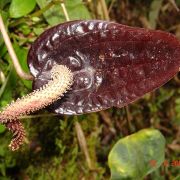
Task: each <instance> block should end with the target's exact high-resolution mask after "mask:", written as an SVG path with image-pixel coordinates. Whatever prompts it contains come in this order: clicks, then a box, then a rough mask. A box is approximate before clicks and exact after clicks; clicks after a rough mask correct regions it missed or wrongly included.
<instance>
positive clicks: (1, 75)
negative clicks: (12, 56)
mask: <svg viewBox="0 0 180 180" xmlns="http://www.w3.org/2000/svg"><path fill="white" fill-rule="evenodd" d="M5 80H6V78H5V75H4V73H3V71H2V70H1V69H0V81H1V82H2V83H4V81H5Z"/></svg>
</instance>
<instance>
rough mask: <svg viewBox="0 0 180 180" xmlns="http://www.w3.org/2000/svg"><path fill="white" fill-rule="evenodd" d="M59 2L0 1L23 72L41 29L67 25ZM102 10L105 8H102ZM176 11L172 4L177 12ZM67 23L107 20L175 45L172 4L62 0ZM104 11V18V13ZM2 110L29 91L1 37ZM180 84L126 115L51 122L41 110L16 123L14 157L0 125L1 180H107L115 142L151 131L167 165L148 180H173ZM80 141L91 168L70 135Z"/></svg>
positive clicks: (178, 150) (179, 25)
mask: <svg viewBox="0 0 180 180" xmlns="http://www.w3.org/2000/svg"><path fill="white" fill-rule="evenodd" d="M60 2H61V1H60V0H52V1H51V0H0V13H1V14H2V17H3V20H4V22H5V25H6V27H7V30H8V33H9V36H10V38H11V40H12V43H13V46H14V49H15V51H16V53H17V56H18V58H19V60H20V63H21V65H22V67H23V69H24V70H25V71H28V67H27V64H26V57H27V53H28V49H29V47H30V44H31V43H32V42H33V41H34V40H35V39H36V38H37V36H38V35H40V34H41V33H42V32H43V31H44V30H45V29H47V28H49V27H50V26H52V25H55V24H58V23H61V22H64V21H66V20H65V17H64V14H63V11H62V8H61V6H60ZM102 2H105V3H106V4H105V5H106V6H105V7H104V6H103V3H102ZM175 3H176V4H175ZM65 4H66V8H67V11H68V14H69V17H70V19H71V20H73V19H93V18H94V19H110V20H112V21H117V22H119V23H122V24H127V25H131V26H138V27H145V28H152V29H161V30H164V31H168V32H171V33H174V34H175V35H176V36H177V37H178V38H179V39H180V21H179V20H180V13H179V12H177V7H176V5H177V6H178V5H179V6H180V1H179V0H176V1H172V0H152V1H146V0H136V1H134V0H106V1H102V0H84V1H81V0H66V1H65ZM106 10H107V11H106ZM0 71H1V74H0V77H1V78H0V107H1V108H2V107H4V106H5V105H6V104H8V103H9V102H11V101H12V100H13V99H17V97H19V96H23V95H25V94H27V93H28V92H30V91H31V82H30V81H25V80H22V79H20V78H19V77H18V76H17V74H16V72H15V70H14V68H13V66H12V62H11V59H10V57H9V55H8V53H7V49H6V47H5V45H4V42H3V39H2V36H1V34H0ZM179 87H180V79H179V77H178V75H177V76H176V77H175V78H174V79H172V80H171V81H170V82H169V83H167V84H166V85H164V86H163V87H162V88H160V89H158V90H156V91H155V92H152V93H149V94H147V95H145V96H144V97H143V98H141V99H140V100H139V101H137V102H135V103H133V104H131V105H129V106H128V107H125V108H121V109H117V108H112V109H109V110H106V111H102V112H99V113H92V114H87V115H82V116H78V117H73V116H56V115H54V114H50V113H49V112H47V111H46V110H42V111H39V112H38V113H36V114H33V115H31V116H28V117H25V118H23V119H22V121H23V123H24V124H25V128H26V129H27V135H28V140H27V144H26V145H24V146H23V148H22V149H21V150H20V151H18V152H15V153H14V152H11V151H9V149H8V148H7V146H8V143H9V142H10V139H11V134H10V133H9V132H8V131H6V129H5V128H4V126H2V125H0V142H1V145H0V179H4V180H5V179H43V180H46V179H48V180H49V179H73V180H76V179H109V177H110V170H109V168H108V166H107V157H108V153H109V151H110V149H111V148H112V146H113V145H114V144H115V142H116V141H117V140H118V139H120V138H122V137H125V136H127V135H129V134H132V133H134V132H136V131H138V130H140V129H143V128H147V127H154V128H157V129H159V130H160V131H161V132H162V133H163V135H164V136H165V138H166V161H167V162H168V163H169V165H168V166H163V165H162V166H161V167H160V168H159V169H158V170H157V171H155V172H154V173H152V174H150V175H149V176H147V177H146V179H153V180H154V179H158V180H161V179H162V180H163V179H178V178H180V176H178V172H179V167H177V166H173V165H172V164H171V163H172V162H173V160H178V155H179V154H180V89H179ZM75 121H78V122H79V123H80V124H81V126H82V129H83V131H84V133H85V137H86V141H87V145H88V151H89V153H90V159H91V161H92V168H91V169H90V168H89V167H88V165H87V161H85V157H84V154H83V152H82V151H81V149H80V147H79V145H78V140H77V135H76V131H75V127H74V123H75Z"/></svg>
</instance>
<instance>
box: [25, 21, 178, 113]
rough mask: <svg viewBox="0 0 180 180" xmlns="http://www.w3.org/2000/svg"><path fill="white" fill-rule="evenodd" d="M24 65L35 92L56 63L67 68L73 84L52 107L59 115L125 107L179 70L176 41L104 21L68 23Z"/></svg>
mask: <svg viewBox="0 0 180 180" xmlns="http://www.w3.org/2000/svg"><path fill="white" fill-rule="evenodd" d="M28 63H29V67H30V71H31V73H32V74H33V75H34V76H35V80H34V88H35V89H36V88H39V87H40V86H42V85H43V84H45V83H47V82H48V80H49V79H50V73H49V72H50V70H51V68H52V66H53V65H54V64H56V63H57V64H62V65H66V66H68V67H69V68H70V69H71V70H72V71H73V73H74V84H73V86H72V90H71V91H69V92H68V93H67V94H66V95H65V97H64V98H62V99H61V100H59V101H57V102H56V103H54V104H53V105H51V107H50V108H51V110H53V111H54V112H56V113H60V114H82V113H88V112H94V111H99V110H102V109H107V108H109V107H112V106H115V107H123V106H125V105H127V104H128V103H130V102H132V101H134V100H136V99H138V98H139V97H141V96H143V95H144V94H145V93H147V92H150V91H152V90H154V89H156V88H158V87H160V86H161V85H163V84H164V83H166V82H167V81H168V80H169V79H171V78H172V77H173V76H174V75H175V74H176V73H177V72H178V69H179V67H180V42H179V41H178V40H177V39H176V38H175V37H174V36H173V35H171V34H168V33H165V32H162V31H152V30H146V29H141V28H134V27H128V26H124V25H120V24H117V23H113V22H106V21H98V20H94V21H72V22H67V23H64V24H60V25H58V26H55V27H53V28H51V29H49V30H47V31H46V32H44V33H43V34H42V35H41V36H40V37H39V38H38V39H37V40H36V41H35V43H34V44H33V45H32V47H31V49H30V51H29V55H28Z"/></svg>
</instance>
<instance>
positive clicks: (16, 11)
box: [9, 0, 36, 18]
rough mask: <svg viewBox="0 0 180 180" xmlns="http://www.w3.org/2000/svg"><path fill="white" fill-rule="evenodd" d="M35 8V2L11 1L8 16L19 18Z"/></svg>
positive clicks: (30, 0) (34, 0) (27, 0)
mask: <svg viewBox="0 0 180 180" xmlns="http://www.w3.org/2000/svg"><path fill="white" fill-rule="evenodd" d="M35 6H36V0H12V2H11V5H10V8H9V14H10V17H12V18H19V17H22V16H25V15H27V14H28V13H30V12H31V11H32V10H33V9H34V8H35Z"/></svg>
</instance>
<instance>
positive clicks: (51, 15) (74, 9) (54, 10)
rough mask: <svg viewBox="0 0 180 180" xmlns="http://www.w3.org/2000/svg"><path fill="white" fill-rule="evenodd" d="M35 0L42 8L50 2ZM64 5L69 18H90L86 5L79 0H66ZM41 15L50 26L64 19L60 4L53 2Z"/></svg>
mask: <svg viewBox="0 0 180 180" xmlns="http://www.w3.org/2000/svg"><path fill="white" fill-rule="evenodd" d="M36 2H37V4H38V5H39V7H40V8H41V9H42V8H44V7H46V6H47V5H48V4H49V3H50V2H51V0H36ZM65 5H66V8H67V12H68V15H69V18H70V20H77V19H91V16H90V13H89V11H88V9H87V8H86V6H84V4H83V3H82V1H81V0H73V1H72V0H66V1H65ZM43 15H44V17H45V19H46V21H47V22H48V24H50V25H52V26H53V25H56V24H59V23H62V22H64V21H66V19H65V16H64V14H63V11H62V7H61V5H60V4H55V5H54V6H52V7H51V8H50V9H48V10H47V11H46V12H44V14H43Z"/></svg>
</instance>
